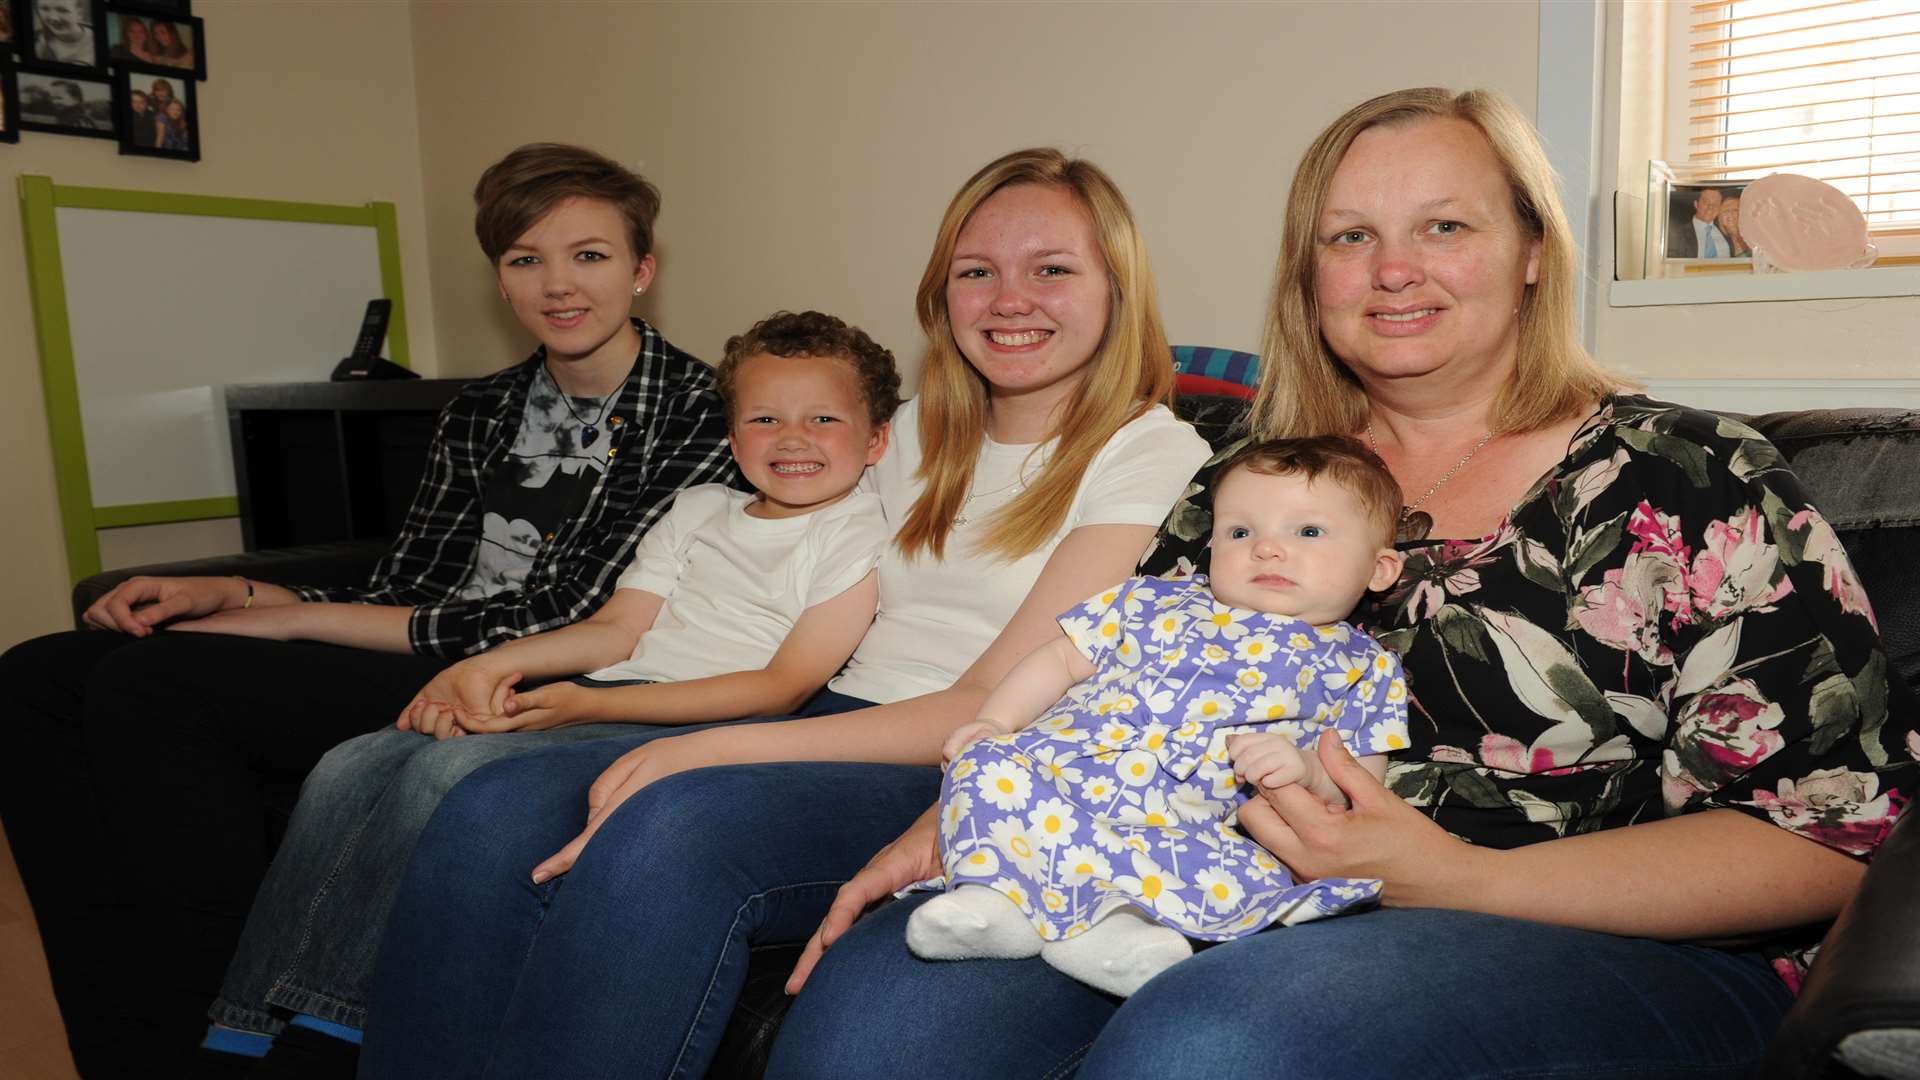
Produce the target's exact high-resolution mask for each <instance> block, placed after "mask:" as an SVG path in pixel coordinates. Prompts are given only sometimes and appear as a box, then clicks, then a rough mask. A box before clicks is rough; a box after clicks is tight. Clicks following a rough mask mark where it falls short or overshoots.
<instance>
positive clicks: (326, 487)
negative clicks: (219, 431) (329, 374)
mask: <svg viewBox="0 0 1920 1080" xmlns="http://www.w3.org/2000/svg"><path fill="white" fill-rule="evenodd" d="M466 382H467V380H465V379H406V380H381V381H369V382H323V383H248V384H242V385H234V386H228V387H226V388H225V394H226V406H227V423H228V427H229V429H230V431H231V432H232V437H233V471H234V481H235V487H236V490H238V491H239V493H240V531H241V538H242V541H243V543H244V544H245V546H246V549H247V550H248V551H259V550H263V549H268V548H282V547H292V546H295V545H299V544H324V543H335V542H338V541H342V540H390V539H392V538H393V537H394V536H395V535H397V534H398V533H399V531H400V525H401V522H402V521H403V520H404V519H405V516H406V511H407V506H408V505H409V504H410V503H411V502H412V501H413V495H414V490H415V489H416V488H417V487H419V485H420V476H421V474H422V473H423V472H425V470H426V464H427V446H428V444H429V443H431V442H432V440H433V427H434V423H435V421H436V418H437V417H438V415H439V413H440V410H441V408H442V407H444V406H445V405H446V404H447V402H449V401H451V400H453V397H454V395H455V394H456V393H458V392H459V390H460V388H461V387H462V386H464V385H466Z"/></svg>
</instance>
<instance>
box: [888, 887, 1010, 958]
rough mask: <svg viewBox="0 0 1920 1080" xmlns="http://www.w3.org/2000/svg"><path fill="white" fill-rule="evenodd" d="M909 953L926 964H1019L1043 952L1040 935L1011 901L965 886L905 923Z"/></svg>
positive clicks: (921, 909) (930, 903) (935, 900)
mask: <svg viewBox="0 0 1920 1080" xmlns="http://www.w3.org/2000/svg"><path fill="white" fill-rule="evenodd" d="M907 948H909V949H911V950H913V955H915V956H918V957H920V958H921V959H922V960H971V959H975V958H978V957H993V958H995V959H1000V960H1019V959H1022V958H1023V957H1028V956H1032V955H1034V954H1036V953H1038V952H1039V951H1040V935H1039V933H1037V932H1036V931H1035V930H1034V929H1033V924H1032V923H1029V922H1028V921H1027V917H1026V916H1025V915H1022V914H1020V906H1019V905H1018V904H1015V903H1014V902H1013V901H1012V900H1009V899H1007V898H1006V897H1005V896H1002V895H1001V894H999V893H997V892H995V891H993V890H992V889H990V888H987V887H986V886H985V885H962V886H960V887H959V888H957V889H954V890H952V891H951V892H948V893H946V894H945V895H943V896H936V897H934V898H933V899H931V900H929V901H927V902H926V903H924V904H921V905H920V907H919V909H918V910H916V911H915V912H914V913H913V914H912V915H910V916H908V917H907Z"/></svg>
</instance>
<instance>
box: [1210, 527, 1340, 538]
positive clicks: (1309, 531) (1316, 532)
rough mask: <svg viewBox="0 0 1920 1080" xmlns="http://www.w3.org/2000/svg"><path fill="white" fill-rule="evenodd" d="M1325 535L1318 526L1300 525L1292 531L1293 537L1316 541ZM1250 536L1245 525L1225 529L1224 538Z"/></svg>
mask: <svg viewBox="0 0 1920 1080" xmlns="http://www.w3.org/2000/svg"><path fill="white" fill-rule="evenodd" d="M1326 534H1327V530H1326V529H1325V528H1323V527H1321V526H1319V525H1302V526H1300V527H1299V528H1298V529H1295V530H1294V535H1295V536H1301V537H1305V538H1306V539H1309V540H1313V539H1317V538H1319V537H1322V536H1325V535H1326ZM1252 535H1253V530H1252V529H1249V528H1247V527H1246V526H1245V525H1235V526H1232V527H1231V528H1229V529H1227V533H1226V538H1227V539H1228V540H1245V539H1247V538H1249V537H1251V536H1252Z"/></svg>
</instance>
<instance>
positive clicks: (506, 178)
mask: <svg viewBox="0 0 1920 1080" xmlns="http://www.w3.org/2000/svg"><path fill="white" fill-rule="evenodd" d="M568 199H598V200H600V201H601V202H604V203H608V204H610V205H612V207H613V208H614V209H615V210H618V211H619V212H620V216H621V217H623V218H625V219H626V220H627V242H628V243H629V244H631V245H633V257H634V259H635V260H639V259H643V258H645V257H646V256H647V255H648V254H650V253H651V252H652V251H653V219H654V218H655V217H657V216H659V214H660V189H659V188H657V187H654V186H653V185H652V184H651V183H648V182H647V178H646V177H644V176H641V175H640V174H639V173H637V172H634V171H633V170H632V169H629V168H627V167H626V166H624V165H622V164H620V163H619V162H617V161H614V160H613V159H612V158H609V157H606V156H605V155H602V154H597V153H595V152H593V151H592V150H589V149H587V148H586V147H584V146H568V145H567V144H565V143H528V144H527V145H525V146H523V147H521V148H520V149H518V150H515V151H514V152H513V153H511V154H508V155H507V156H506V157H503V158H501V159H500V160H499V161H497V162H495V163H493V164H492V165H491V166H489V167H488V168H487V171H486V172H483V173H481V174H480V182H479V183H478V184H475V185H474V186H473V201H474V205H475V210H474V215H473V232H474V235H475V236H477V237H479V238H480V250H481V251H484V252H486V253H487V259H488V261H489V262H499V261H500V256H502V255H504V254H506V253H507V249H508V248H510V247H512V246H513V244H514V241H516V240H518V239H520V237H521V234H523V233H525V232H526V231H527V230H528V229H531V228H533V226H534V223H535V222H537V221H539V220H540V219H541V218H543V217H545V216H546V215H547V213H548V212H549V211H551V210H552V209H553V208H554V207H556V206H558V205H560V204H561V203H563V202H565V201H567V200H568Z"/></svg>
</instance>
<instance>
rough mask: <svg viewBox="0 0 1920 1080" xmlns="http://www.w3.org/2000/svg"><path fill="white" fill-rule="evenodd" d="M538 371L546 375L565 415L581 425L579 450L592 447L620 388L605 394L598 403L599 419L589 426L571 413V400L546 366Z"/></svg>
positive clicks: (574, 413) (611, 409) (576, 414)
mask: <svg viewBox="0 0 1920 1080" xmlns="http://www.w3.org/2000/svg"><path fill="white" fill-rule="evenodd" d="M540 370H541V371H542V372H545V373H546V376H547V381H548V382H549V383H552V384H553V392H554V393H556V394H559V395H560V404H562V405H565V406H566V407H567V415H569V416H571V417H573V422H574V423H576V424H579V425H581V428H580V449H582V450H585V449H586V448H587V447H589V446H592V445H593V444H594V441H595V440H597V439H599V438H600V424H601V423H602V422H603V421H605V420H606V418H607V414H608V413H610V412H612V411H613V405H614V402H615V401H617V400H619V397H620V388H619V387H614V388H613V390H612V391H610V392H609V393H608V394H607V396H606V397H605V398H604V399H603V400H602V401H601V403H600V417H599V419H597V420H595V421H594V422H593V423H591V424H589V423H587V422H586V421H585V420H582V419H581V418H580V414H579V413H577V412H574V411H573V399H572V398H569V397H568V396H567V392H566V391H565V390H562V389H560V380H558V379H556V378H554V377H553V372H551V371H547V365H545V364H541V365H540Z"/></svg>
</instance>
